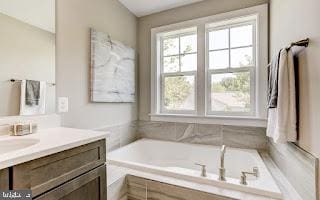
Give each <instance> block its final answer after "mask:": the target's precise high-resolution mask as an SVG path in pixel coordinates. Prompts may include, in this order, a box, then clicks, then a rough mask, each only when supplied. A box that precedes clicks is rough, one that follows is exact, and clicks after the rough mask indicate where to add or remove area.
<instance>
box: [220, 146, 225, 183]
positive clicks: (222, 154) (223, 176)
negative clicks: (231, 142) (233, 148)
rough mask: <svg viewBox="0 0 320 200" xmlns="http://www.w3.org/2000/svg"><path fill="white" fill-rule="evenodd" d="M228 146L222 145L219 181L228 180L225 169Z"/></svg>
mask: <svg viewBox="0 0 320 200" xmlns="http://www.w3.org/2000/svg"><path fill="white" fill-rule="evenodd" d="M226 148H227V147H226V145H222V147H221V150H220V168H219V180H220V181H225V180H226V169H225V168H224V154H225V153H226Z"/></svg>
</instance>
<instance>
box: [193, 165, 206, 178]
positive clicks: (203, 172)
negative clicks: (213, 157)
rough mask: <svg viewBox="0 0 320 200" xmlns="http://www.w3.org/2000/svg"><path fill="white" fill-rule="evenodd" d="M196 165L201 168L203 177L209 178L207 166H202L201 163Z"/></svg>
mask: <svg viewBox="0 0 320 200" xmlns="http://www.w3.org/2000/svg"><path fill="white" fill-rule="evenodd" d="M194 164H195V165H198V166H200V167H201V176H202V177H206V176H207V169H206V165H204V164H200V163H194Z"/></svg>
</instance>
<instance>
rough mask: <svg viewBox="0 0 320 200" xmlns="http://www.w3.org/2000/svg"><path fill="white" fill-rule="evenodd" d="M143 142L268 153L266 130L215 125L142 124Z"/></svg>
mask: <svg viewBox="0 0 320 200" xmlns="http://www.w3.org/2000/svg"><path fill="white" fill-rule="evenodd" d="M137 135H138V137H139V138H149V139H158V140H168V141H174V142H185V143H196V144H207V145H216V146H220V145H222V144H225V145H227V146H230V147H237V148H253V149H266V148H267V137H266V130H265V128H259V127H238V126H226V125H215V124H188V123H174V122H154V121H139V122H138V129H137Z"/></svg>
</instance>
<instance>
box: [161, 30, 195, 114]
mask: <svg viewBox="0 0 320 200" xmlns="http://www.w3.org/2000/svg"><path fill="white" fill-rule="evenodd" d="M160 68H161V69H160V73H161V91H160V92H161V111H162V112H166V113H192V112H194V111H195V110H196V108H195V107H196V104H195V101H196V97H195V96H196V95H195V94H196V93H195V91H196V88H195V86H196V72H197V32H196V28H191V29H186V30H179V31H178V33H177V32H173V33H170V32H169V33H166V34H164V35H162V36H160Z"/></svg>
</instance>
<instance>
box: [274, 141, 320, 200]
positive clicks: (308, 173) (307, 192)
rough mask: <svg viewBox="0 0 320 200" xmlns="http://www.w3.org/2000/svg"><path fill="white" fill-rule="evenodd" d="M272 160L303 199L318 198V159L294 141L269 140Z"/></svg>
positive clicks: (313, 199)
mask: <svg viewBox="0 0 320 200" xmlns="http://www.w3.org/2000/svg"><path fill="white" fill-rule="evenodd" d="M268 146H269V153H270V156H271V158H272V160H273V161H274V162H275V164H276V165H277V167H278V168H279V169H280V170H281V172H282V173H283V174H284V176H285V177H286V178H287V180H288V181H289V182H290V183H291V185H292V186H293V187H294V188H295V190H296V191H297V192H298V193H299V195H300V196H301V197H303V199H308V200H316V199H318V198H317V188H318V183H317V176H318V174H317V170H318V159H317V158H316V157H314V156H313V155H311V154H309V153H307V152H305V151H304V150H302V149H301V148H299V147H298V146H296V145H294V144H293V143H287V144H275V143H273V142H272V141H271V140H269V142H268Z"/></svg>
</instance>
